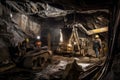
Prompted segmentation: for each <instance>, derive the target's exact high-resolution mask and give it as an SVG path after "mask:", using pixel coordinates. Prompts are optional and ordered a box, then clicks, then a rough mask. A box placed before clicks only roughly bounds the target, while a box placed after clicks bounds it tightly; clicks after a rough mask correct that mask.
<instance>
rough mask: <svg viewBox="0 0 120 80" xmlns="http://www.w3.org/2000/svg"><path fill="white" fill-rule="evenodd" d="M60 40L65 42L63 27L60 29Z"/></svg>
mask: <svg viewBox="0 0 120 80" xmlns="http://www.w3.org/2000/svg"><path fill="white" fill-rule="evenodd" d="M60 42H63V34H62V30H61V29H60Z"/></svg>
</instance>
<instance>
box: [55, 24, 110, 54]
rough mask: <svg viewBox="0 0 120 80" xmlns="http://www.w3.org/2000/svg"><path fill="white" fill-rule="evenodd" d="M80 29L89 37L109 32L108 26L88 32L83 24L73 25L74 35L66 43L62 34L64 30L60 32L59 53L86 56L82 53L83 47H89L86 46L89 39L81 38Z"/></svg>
mask: <svg viewBox="0 0 120 80" xmlns="http://www.w3.org/2000/svg"><path fill="white" fill-rule="evenodd" d="M78 29H80V30H82V31H84V32H85V34H87V35H88V36H89V35H93V34H97V33H102V32H107V31H108V27H107V26H106V27H102V28H97V29H93V30H87V29H86V28H85V27H84V26H83V25H82V24H81V23H78V24H74V25H72V33H71V35H70V37H69V39H68V41H67V42H65V41H64V40H63V38H64V37H63V36H64V35H63V33H62V30H60V42H59V46H58V48H57V52H58V53H75V54H80V55H82V56H84V55H85V52H83V53H82V51H83V49H82V46H84V47H88V46H87V45H86V42H87V39H85V38H80V37H79V35H78ZM82 44H85V45H82Z"/></svg>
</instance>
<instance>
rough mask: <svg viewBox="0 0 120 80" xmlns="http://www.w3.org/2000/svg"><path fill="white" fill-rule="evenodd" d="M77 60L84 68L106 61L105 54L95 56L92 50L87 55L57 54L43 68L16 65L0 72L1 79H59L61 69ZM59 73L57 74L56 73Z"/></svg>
mask: <svg viewBox="0 0 120 80" xmlns="http://www.w3.org/2000/svg"><path fill="white" fill-rule="evenodd" d="M74 60H76V61H77V64H78V65H81V66H82V68H83V69H85V68H86V67H87V66H90V65H92V64H94V63H96V62H98V61H102V62H104V61H105V56H103V55H100V57H99V58H96V57H95V54H94V53H92V51H90V53H89V54H87V55H86V56H74V55H71V56H70V55H69V54H67V55H64V54H62V55H60V54H59V55H56V54H54V55H53V56H52V61H51V63H50V64H49V65H48V66H46V67H45V68H44V69H43V70H35V71H33V70H29V69H25V68H18V67H15V68H13V69H11V70H9V71H6V72H3V73H1V74H0V80H53V79H55V80H59V79H60V78H59V77H58V75H59V76H61V75H62V73H60V72H61V71H63V70H65V68H66V65H67V64H69V63H72V62H73V61H74ZM56 73H57V74H56ZM57 78H58V79H57Z"/></svg>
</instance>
